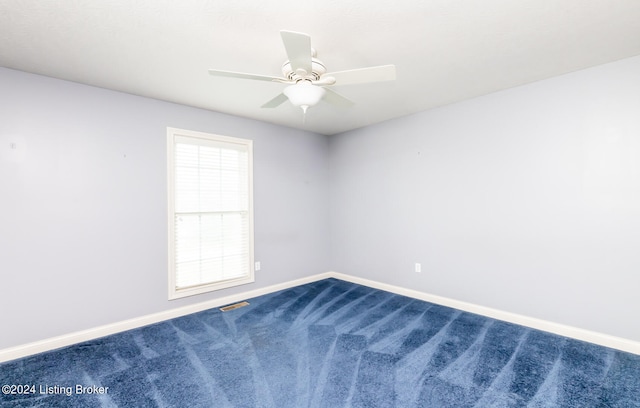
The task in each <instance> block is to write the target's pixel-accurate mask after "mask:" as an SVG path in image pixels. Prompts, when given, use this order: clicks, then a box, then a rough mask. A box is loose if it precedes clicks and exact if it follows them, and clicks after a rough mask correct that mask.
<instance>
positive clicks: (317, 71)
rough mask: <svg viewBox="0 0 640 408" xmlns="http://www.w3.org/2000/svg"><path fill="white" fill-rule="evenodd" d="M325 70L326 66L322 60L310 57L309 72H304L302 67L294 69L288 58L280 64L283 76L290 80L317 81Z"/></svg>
mask: <svg viewBox="0 0 640 408" xmlns="http://www.w3.org/2000/svg"><path fill="white" fill-rule="evenodd" d="M326 72H327V68H326V67H325V66H324V64H323V63H322V61H320V60H319V59H317V58H311V72H306V71H305V70H304V69H298V70H296V71H294V70H293V68H291V62H290V61H289V60H287V61H285V62H284V64H282V74H283V75H284V77H285V78H287V79H288V80H290V81H292V82H300V81H304V80H307V81H317V80H319V79H320V77H321V76H322V75H324V74H325V73H326Z"/></svg>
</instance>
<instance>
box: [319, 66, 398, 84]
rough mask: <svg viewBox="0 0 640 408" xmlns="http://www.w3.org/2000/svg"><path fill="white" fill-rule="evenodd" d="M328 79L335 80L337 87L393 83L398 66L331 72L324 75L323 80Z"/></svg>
mask: <svg viewBox="0 0 640 408" xmlns="http://www.w3.org/2000/svg"><path fill="white" fill-rule="evenodd" d="M326 77H333V78H335V80H336V85H351V84H366V83H369V82H383V81H393V80H395V79H396V66H395V65H380V66H377V67H369V68H360V69H351V70H348V71H338V72H330V73H327V74H324V75H323V76H322V78H321V79H323V78H326Z"/></svg>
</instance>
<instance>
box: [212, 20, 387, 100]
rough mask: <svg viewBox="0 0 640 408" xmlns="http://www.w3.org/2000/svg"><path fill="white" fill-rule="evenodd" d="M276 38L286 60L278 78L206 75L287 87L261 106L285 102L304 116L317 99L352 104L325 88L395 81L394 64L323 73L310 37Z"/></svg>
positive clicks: (284, 34) (294, 34)
mask: <svg viewBox="0 0 640 408" xmlns="http://www.w3.org/2000/svg"><path fill="white" fill-rule="evenodd" d="M280 35H281V37H282V42H283V43H284V48H285V50H286V52H287V57H288V58H289V59H288V60H287V61H285V62H284V64H282V75H283V76H282V77H273V76H267V75H255V74H245V73H242V72H232V71H221V70H216V69H210V70H209V74H211V75H214V76H221V77H231V78H242V79H253V80H257V81H269V82H280V83H283V84H287V85H288V86H287V87H286V88H285V89H284V90H283V92H282V93H281V94H279V95H278V96H276V97H275V98H273V99H271V100H270V101H268V102H267V103H265V104H264V105H262V107H263V108H275V107H277V106H280V105H281V104H283V103H284V102H285V101H287V99H288V100H289V101H291V103H292V104H293V105H295V106H299V107H301V108H302V111H303V112H304V113H306V112H307V109H308V108H309V107H310V106H314V105H315V104H317V103H318V102H320V100H324V101H325V102H328V103H330V104H333V105H336V106H351V105H353V102H352V101H350V100H349V99H347V98H345V97H344V96H342V95H340V94H339V93H337V92H335V91H333V90H331V89H329V88H328V87H329V86H332V85H351V84H362V83H370V82H381V81H393V80H395V79H396V67H395V66H394V65H381V66H376V67H368V68H360V69H351V70H347V71H337V72H330V73H327V69H326V67H325V65H324V64H323V63H322V61H320V60H319V59H317V58H316V51H315V50H314V49H313V48H311V37H310V36H309V35H307V34H304V33H298V32H293V31H280Z"/></svg>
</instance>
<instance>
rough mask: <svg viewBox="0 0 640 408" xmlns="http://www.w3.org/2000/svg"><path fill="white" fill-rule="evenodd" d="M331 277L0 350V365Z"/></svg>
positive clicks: (312, 278)
mask: <svg viewBox="0 0 640 408" xmlns="http://www.w3.org/2000/svg"><path fill="white" fill-rule="evenodd" d="M330 277H332V274H331V273H321V274H318V275H313V276H309V277H306V278H302V279H296V280H292V281H288V282H284V283H279V284H276V285H272V286H267V287H264V288H260V289H254V290H250V291H247V292H242V293H238V294H236V295H231V296H225V297H222V298H219V299H213V300H210V301H207V302H201V303H196V304H193V305H188V306H182V307H179V308H175V309H169V310H165V311H163V312H158V313H153V314H149V315H145V316H140V317H135V318H133V319H128V320H123V321H120V322H115V323H111V324H107V325H104V326H99V327H94V328H92V329H87V330H82V331H77V332H74V333H69V334H65V335H62V336H56V337H52V338H48V339H44V340H40V341H35V342H33V343H27V344H24V345H20V346H16V347H10V348H6V349H2V350H0V363H2V362H5V361H10V360H15V359H17V358H22V357H27V356H30V355H33V354H37V353H42V352H45V351H50V350H55V349H57V348H61V347H66V346H70V345H72V344H76V343H81V342H83V341H88V340H93V339H97V338H99V337H104V336H109V335H111V334H115V333H120V332H123V331H126V330H131V329H136V328H138V327H143V326H147V325H150V324H153V323H159V322H162V321H164V320H169V319H173V318H176V317H180V316H184V315H188V314H191V313H197V312H201V311H203V310H207V309H212V308H215V307H220V306H224V305H228V304H231V303H236V302H239V301H241V300H246V299H250V298H254V297H257V296H262V295H266V294H268V293H272V292H277V291H279V290H283V289H289V288H292V287H294V286H300V285H304V284H306V283H310V282H315V281H318V280H322V279H327V278H330Z"/></svg>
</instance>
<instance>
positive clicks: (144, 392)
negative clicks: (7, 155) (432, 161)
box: [0, 278, 640, 408]
mask: <svg viewBox="0 0 640 408" xmlns="http://www.w3.org/2000/svg"><path fill="white" fill-rule="evenodd" d="M248 301H249V303H250V305H248V306H245V307H242V308H238V309H235V310H231V311H227V312H221V311H220V310H218V309H210V310H206V311H203V312H200V313H195V314H192V315H188V316H184V317H180V318H176V319H172V320H169V321H165V322H161V323H158V324H153V325H150V326H146V327H142V328H139V329H134V330H130V331H126V332H122V333H118V334H115V335H111V336H107V337H103V338H100V339H96V340H92V341H87V342H84V343H80V344H76V345H73V346H69V347H65V348H62V349H58V350H54V351H50V352H46V353H42V354H37V355H34V356H30V357H26V358H23V359H19V360H14V361H10V362H6V363H3V364H0V384H22V385H35V386H36V387H37V389H36V392H34V393H30V394H28V395H25V394H23V395H19V394H16V395H13V394H4V393H3V394H0V406H2V407H190V408H193V407H277V408H281V407H296V408H299V407H327V408H336V407H434V408H445V407H465V408H472V407H491V408H500V407H505V408H506V407H531V408H534V407H535V408H537V407H575V408H578V407H579V408H589V407H591V408H610V407H619V408H640V356H637V355H634V354H629V353H625V352H622V351H618V350H614V349H609V348H606V347H602V346H597V345H594V344H590V343H585V342H581V341H578V340H573V339H569V338H565V337H561V336H558V335H555V334H550V333H546V332H542V331H538V330H534V329H530V328H526V327H522V326H518V325H515V324H511V323H506V322H503V321H499V320H494V319H491V318H487V317H483V316H479V315H475V314H472V313H468V312H462V311H459V310H455V309H451V308H448V307H444V306H440V305H435V304H431V303H428V302H424V301H420V300H416V299H411V298H407V297H404V296H400V295H396V294H392V293H389V292H385V291H381V290H378V289H373V288H369V287H366V286H361V285H358V284H354V283H349V282H345V281H341V280H338V279H333V278H331V279H325V280H321V281H318V282H313V283H309V284H306V285H302V286H298V287H294V288H290V289H286V290H282V291H279V292H275V293H271V294H268V295H264V296H260V297H257V298H253V299H248ZM78 384H79V385H83V386H96V387H104V389H105V390H106V392H104V393H86V392H85V393H78V392H76V389H75V387H76V385H78ZM43 386H44V387H45V389H44V391H47V387H54V386H55V387H57V388H51V389H50V391H52V392H41V391H42V390H41V388H42V387H43ZM67 387H69V388H67ZM72 387H74V388H73V389H72V390H71V392H69V393H67V392H66V391H68V390H69V389H71V388H72ZM107 387H108V388H107ZM54 391H55V392H54ZM67 394H70V395H67Z"/></svg>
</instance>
